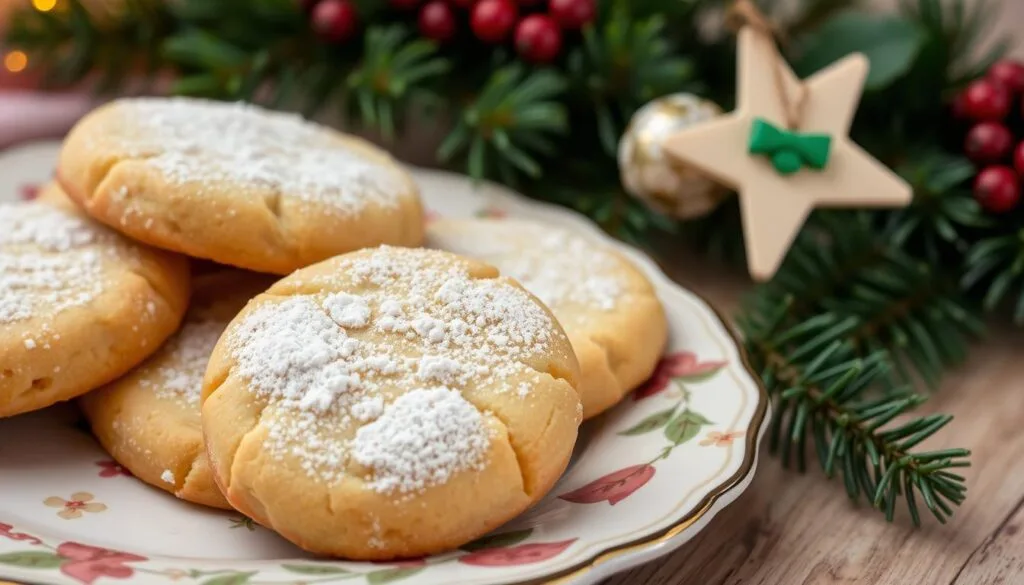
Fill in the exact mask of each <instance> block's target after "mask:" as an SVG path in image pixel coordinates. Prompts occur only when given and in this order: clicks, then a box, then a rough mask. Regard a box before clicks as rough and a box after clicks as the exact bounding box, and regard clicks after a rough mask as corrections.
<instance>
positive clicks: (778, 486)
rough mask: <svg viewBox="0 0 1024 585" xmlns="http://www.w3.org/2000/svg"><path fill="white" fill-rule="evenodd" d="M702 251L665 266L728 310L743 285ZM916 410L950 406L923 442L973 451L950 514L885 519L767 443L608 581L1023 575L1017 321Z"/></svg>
mask: <svg viewBox="0 0 1024 585" xmlns="http://www.w3.org/2000/svg"><path fill="white" fill-rule="evenodd" d="M696 265H697V261H690V262H686V261H683V262H681V263H679V264H678V265H677V266H675V267H673V268H672V269H671V270H670V272H672V273H674V274H672V276H673V277H674V278H676V279H677V280H678V281H679V282H681V283H682V284H683V285H684V286H687V287H689V288H691V289H692V290H694V291H696V292H698V293H701V294H703V295H704V296H705V297H707V298H708V299H710V300H712V302H714V303H715V304H716V305H718V306H719V308H720V309H722V310H723V311H725V312H726V313H731V312H732V309H734V308H735V306H736V301H737V299H738V297H739V295H740V294H741V293H742V292H743V291H744V290H746V287H747V285H746V284H745V283H744V282H743V281H742V280H741V279H739V278H733V279H725V280H723V279H722V275H721V271H720V270H711V269H708V268H707V267H706V266H703V267H701V268H700V269H698V268H697V267H696ZM921 411H922V412H946V413H951V414H953V415H955V416H956V419H955V420H954V421H953V422H952V423H950V425H949V426H948V427H946V429H944V430H942V431H940V432H939V433H938V434H937V435H936V436H934V437H932V438H931V439H929V441H928V442H926V443H925V444H923V446H922V448H928V449H930V448H943V447H966V448H968V449H971V451H973V455H972V457H971V460H972V462H973V467H971V468H968V469H965V470H962V471H963V473H964V475H965V476H966V477H967V485H968V492H967V494H968V496H967V501H966V502H964V505H963V506H962V507H961V508H960V509H959V510H958V511H957V512H956V514H955V515H954V517H953V519H952V520H951V521H950V522H949V523H948V524H947V525H945V526H943V525H940V524H938V523H937V522H935V521H934V519H933V518H932V517H931V516H930V515H927V514H926V515H924V516H922V519H923V521H924V522H925V525H924V527H922V528H920V529H915V528H914V527H913V525H912V524H911V523H910V520H909V518H908V517H907V514H905V513H904V514H902V515H898V516H897V519H896V522H895V523H893V524H888V523H886V522H885V519H884V518H883V517H882V515H881V514H879V513H878V512H877V511H875V510H872V509H871V508H870V507H869V506H868V505H867V504H865V503H861V504H860V505H854V504H852V503H850V501H849V500H848V499H847V498H846V496H845V495H844V491H843V488H842V482H841V480H840V479H839V478H836V479H833V480H831V481H829V480H827V479H826V478H825V477H824V475H823V474H822V473H821V472H820V471H819V470H818V469H816V468H814V467H811V468H810V469H809V471H808V472H807V473H806V474H803V475H802V474H799V473H797V472H796V471H787V470H784V469H782V466H781V464H780V462H779V460H778V459H776V458H775V457H773V456H770V455H769V454H768V453H767V450H765V452H764V453H762V455H763V456H762V458H761V460H760V465H759V467H758V470H757V472H756V476H755V479H754V482H753V484H752V485H751V486H750V487H749V488H748V489H747V491H746V492H745V493H744V494H743V496H741V497H740V498H739V499H738V500H737V501H736V502H735V503H733V504H732V505H731V506H729V507H728V508H726V509H725V510H724V511H723V512H722V513H721V514H719V515H718V516H717V517H716V518H715V519H714V520H712V522H711V524H710V525H709V526H708V527H707V529H705V530H704V532H703V533H701V534H700V535H698V536H697V537H696V538H695V539H694V540H693V541H691V542H689V543H687V544H686V545H684V546H683V547H682V548H680V549H679V550H677V551H676V552H675V553H673V554H671V555H669V556H667V557H664V558H662V559H660V560H657V561H654V562H651V563H649V564H647V565H644V566H642V567H640V568H637V569H635V570H633V571H629V572H626V573H623V574H621V575H618V576H616V577H613V578H611V579H608V580H607V581H605V583H604V585H722V584H739V583H744V584H755V583H763V584H767V585H798V584H807V585H817V584H819V583H857V584H858V585H860V584H865V585H868V584H886V585H931V584H943V585H946V584H954V583H955V584H957V585H968V584H970V585H975V584H986V585H988V584H997V583H998V584H1005V585H1012V584H1017V583H1024V530H1022V529H1024V330H1022V329H1017V330H1012V329H1010V328H1009V327H1003V328H1000V327H997V326H994V327H993V331H992V332H991V333H990V335H989V337H988V338H987V339H985V340H981V341H979V342H978V345H977V347H976V348H975V351H974V352H972V354H971V359H970V361H969V362H968V363H967V364H965V366H964V367H963V368H961V369H960V370H958V371H955V372H952V373H951V374H950V375H949V376H948V377H947V379H946V380H945V383H944V384H942V386H941V388H940V389H939V390H938V391H936V393H935V395H934V397H933V398H932V399H931V400H930V401H929V402H928V403H926V404H925V405H924V406H923V407H922V409H921Z"/></svg>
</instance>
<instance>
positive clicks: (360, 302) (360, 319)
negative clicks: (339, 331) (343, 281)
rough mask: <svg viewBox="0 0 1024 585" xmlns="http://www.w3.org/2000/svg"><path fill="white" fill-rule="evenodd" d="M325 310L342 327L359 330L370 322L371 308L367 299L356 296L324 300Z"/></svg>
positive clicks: (333, 297) (334, 296) (341, 296)
mask: <svg viewBox="0 0 1024 585" xmlns="http://www.w3.org/2000/svg"><path fill="white" fill-rule="evenodd" d="M324 309H326V310H327V314H328V315H330V316H331V319H334V321H335V322H337V323H338V325H341V326H342V327H348V328H351V329H358V328H361V327H366V325H367V323H369V322H370V307H369V306H367V304H366V299H364V298H362V297H358V296H356V295H348V294H336V295H331V296H330V297H328V298H326V299H324Z"/></svg>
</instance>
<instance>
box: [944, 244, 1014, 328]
mask: <svg viewBox="0 0 1024 585" xmlns="http://www.w3.org/2000/svg"><path fill="white" fill-rule="evenodd" d="M966 267H967V268H966V270H965V271H964V273H963V276H962V277H961V280H960V284H961V285H962V286H963V288H964V289H965V290H981V291H982V292H983V294H984V298H983V301H982V302H983V306H984V308H985V310H986V311H995V310H996V309H998V308H999V307H1000V306H1001V305H1002V303H1003V302H1005V301H1009V302H1010V304H1012V306H1013V307H1014V309H1013V321H1014V323H1016V324H1017V325H1024V225H1021V224H1018V227H1017V229H1016V232H1012V231H1011V232H1009V233H1006V234H1002V235H994V236H991V237H988V238H985V239H982V240H980V241H978V242H976V243H975V244H974V245H973V246H971V249H970V251H968V253H967V256H966ZM1014 297H1015V298H1014Z"/></svg>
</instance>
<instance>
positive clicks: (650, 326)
mask: <svg viewBox="0 0 1024 585" xmlns="http://www.w3.org/2000/svg"><path fill="white" fill-rule="evenodd" d="M427 240H428V245H429V246H432V247H436V248H440V249H443V250H447V251H449V252H454V253H456V254H465V255H467V256H472V257H474V258H477V259H480V260H482V261H484V262H488V263H490V264H493V265H494V266H496V267H497V268H498V269H499V270H501V273H502V274H504V275H506V276H510V277H512V278H515V279H516V280H518V281H519V282H520V283H522V285H523V286H524V287H526V289H527V290H529V291H530V292H532V293H533V294H535V295H537V297H538V298H540V300H542V301H543V302H544V303H545V304H547V306H548V307H550V308H551V311H552V312H553V313H554V315H555V317H557V318H558V320H559V322H561V324H562V327H564V328H565V332H566V333H567V334H568V335H569V339H570V340H572V346H573V349H574V350H575V351H576V357H577V358H578V359H579V363H580V371H581V372H582V378H581V379H580V383H579V386H578V389H579V391H580V399H581V400H582V401H583V417H584V418H591V417H593V416H595V415H597V414H600V413H601V412H603V411H605V410H607V409H608V408H611V407H612V406H614V405H615V404H617V403H618V402H619V401H620V400H622V397H623V396H625V395H626V394H627V393H628V392H629V391H630V390H632V389H633V388H635V387H637V386H639V385H640V384H641V383H643V381H644V380H646V379H647V378H649V377H650V375H651V374H652V373H653V371H654V367H655V365H657V363H658V358H659V356H661V353H662V351H663V350H664V348H665V343H666V340H667V337H668V325H667V323H666V321H665V313H664V310H663V309H662V306H661V302H660V301H659V300H658V297H657V295H655V293H654V289H653V287H652V286H651V284H650V282H649V281H648V280H647V278H646V277H645V276H644V275H643V273H641V272H640V271H639V270H638V269H637V268H636V267H634V266H633V264H632V263H631V262H630V261H629V260H628V259H627V258H626V257H625V256H623V255H622V254H620V253H619V252H617V251H615V250H613V249H611V248H610V247H609V246H606V245H603V244H601V243H598V242H595V241H592V240H591V239H586V238H584V237H583V236H581V235H578V234H577V233H575V232H572V231H569V230H567V229H565V228H561V227H557V226H554V225H548V224H545V223H538V222H531V221H523V220H513V219H465V220H459V219H442V220H438V221H436V222H434V223H432V224H431V225H430V228H429V229H428V233H427Z"/></svg>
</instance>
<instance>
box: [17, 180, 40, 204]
mask: <svg viewBox="0 0 1024 585" xmlns="http://www.w3.org/2000/svg"><path fill="white" fill-rule="evenodd" d="M18 196H19V197H21V200H22V201H32V200H33V199H35V198H36V197H39V185H36V184H33V183H26V184H24V185H19V186H18Z"/></svg>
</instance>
